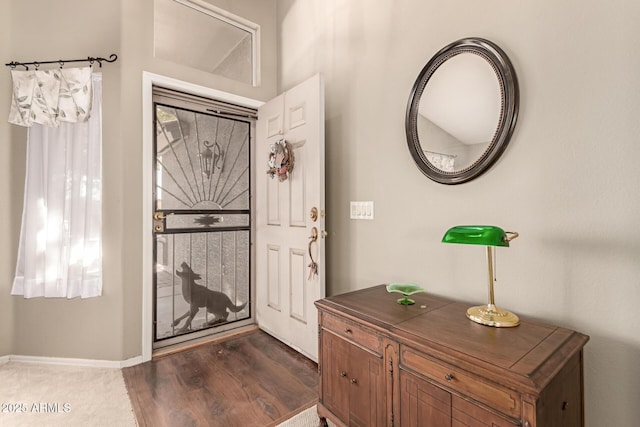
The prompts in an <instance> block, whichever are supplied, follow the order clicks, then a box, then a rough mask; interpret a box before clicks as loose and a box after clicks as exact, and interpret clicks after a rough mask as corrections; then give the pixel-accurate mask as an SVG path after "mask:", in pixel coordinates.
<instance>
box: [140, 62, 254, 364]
mask: <svg viewBox="0 0 640 427" xmlns="http://www.w3.org/2000/svg"><path fill="white" fill-rule="evenodd" d="M154 84H155V85H157V86H162V87H166V88H168V89H174V90H178V91H181V92H186V93H190V94H193V95H199V96H204V97H208V98H213V99H217V100H220V101H225V102H229V103H233V104H237V105H242V106H244V107H251V108H255V109H258V107H260V106H261V105H262V104H264V102H262V101H258V100H255V99H251V98H245V97H243V96H239V95H234V94H231V93H228V92H223V91H220V90H217V89H212V88H208V87H205V86H200V85H196V84H193V83H189V82H185V81H182V80H178V79H174V78H171V77H167V76H163V75H160V74H154V73H150V72H148V71H143V72H142V165H141V170H142V235H141V238H142V362H147V361H149V360H151V357H152V354H153V245H152V240H153V235H152V226H153V221H152V216H153V208H154V207H153V203H152V201H153V197H152V196H153V193H152V188H151V186H152V173H153V161H152V159H153V158H154V153H153V132H154V126H153V97H152V86H153V85H154ZM252 203H253V201H252ZM252 226H253V224H252Z"/></svg>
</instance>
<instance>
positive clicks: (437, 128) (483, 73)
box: [405, 37, 519, 184]
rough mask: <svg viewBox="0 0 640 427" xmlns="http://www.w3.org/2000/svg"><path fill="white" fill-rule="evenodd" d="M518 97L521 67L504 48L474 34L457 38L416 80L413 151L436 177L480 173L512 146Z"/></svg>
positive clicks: (457, 178)
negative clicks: (511, 60) (517, 65)
mask: <svg viewBox="0 0 640 427" xmlns="http://www.w3.org/2000/svg"><path fill="white" fill-rule="evenodd" d="M518 103H519V91H518V80H517V78H516V73H515V70H514V69H513V65H512V64H511V62H510V61H509V58H508V57H507V55H506V54H505V53H504V52H503V51H502V49H500V48H499V47H498V46H497V45H495V44H494V43H492V42H490V41H488V40H485V39H481V38H475V37H474V38H465V39H461V40H458V41H456V42H453V43H451V44H450V45H448V46H445V47H444V48H443V49H441V50H440V51H439V52H438V53H436V54H435V55H434V56H433V58H431V60H429V62H428V63H427V65H425V67H424V68H423V69H422V71H421V72H420V74H419V75H418V78H417V79H416V82H415V84H414V85H413V89H412V91H411V96H410V97H409V103H408V105H407V116H406V120H405V127H406V133H407V143H408V144H409V151H410V152H411V155H412V156H413V159H414V160H415V162H416V164H417V165H418V167H419V168H420V170H421V171H422V172H423V173H424V174H425V175H427V176H428V177H429V178H431V179H432V180H434V181H436V182H439V183H442V184H461V183H463V182H467V181H470V180H472V179H474V178H477V177H478V176H480V175H481V174H482V173H484V172H486V171H487V170H488V169H489V168H490V167H491V166H492V165H493V164H494V163H495V162H496V161H497V160H498V158H500V156H501V155H502V153H503V152H504V150H505V149H506V148H507V145H508V144H509V140H510V138H511V134H512V133H513V129H514V127H515V124H516V118H517V115H518Z"/></svg>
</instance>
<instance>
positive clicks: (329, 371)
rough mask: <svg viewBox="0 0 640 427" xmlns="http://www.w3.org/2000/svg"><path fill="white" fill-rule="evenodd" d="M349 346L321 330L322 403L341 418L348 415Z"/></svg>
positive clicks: (345, 417)
mask: <svg viewBox="0 0 640 427" xmlns="http://www.w3.org/2000/svg"><path fill="white" fill-rule="evenodd" d="M349 347H351V345H350V344H349V343H347V342H346V341H345V340H343V339H340V338H338V337H336V336H335V335H333V334H331V333H329V332H326V331H322V395H321V399H322V403H323V404H324V406H326V407H327V409H329V410H330V411H331V412H333V413H334V414H335V415H336V416H338V417H339V418H340V419H341V420H346V419H348V418H347V417H348V415H349V378H348V377H347V375H348V372H349V368H348V363H349Z"/></svg>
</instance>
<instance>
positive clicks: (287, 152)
mask: <svg viewBox="0 0 640 427" xmlns="http://www.w3.org/2000/svg"><path fill="white" fill-rule="evenodd" d="M294 162H295V157H294V155H293V149H292V147H291V144H289V143H288V142H287V141H285V140H284V139H280V140H278V141H276V142H275V143H273V144H271V151H270V153H269V162H268V166H269V169H268V170H267V174H268V175H269V176H270V177H271V178H274V177H276V176H277V177H278V180H279V181H280V182H282V181H285V180H286V179H287V178H289V174H290V173H291V172H292V171H293V164H294Z"/></svg>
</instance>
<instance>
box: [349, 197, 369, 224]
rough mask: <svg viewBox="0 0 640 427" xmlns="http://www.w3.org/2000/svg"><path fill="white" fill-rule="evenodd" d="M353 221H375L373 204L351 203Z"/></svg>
mask: <svg viewBox="0 0 640 427" xmlns="http://www.w3.org/2000/svg"><path fill="white" fill-rule="evenodd" d="M350 218H351V219H369V220H372V219H373V202H372V201H367V202H351V205H350Z"/></svg>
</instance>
